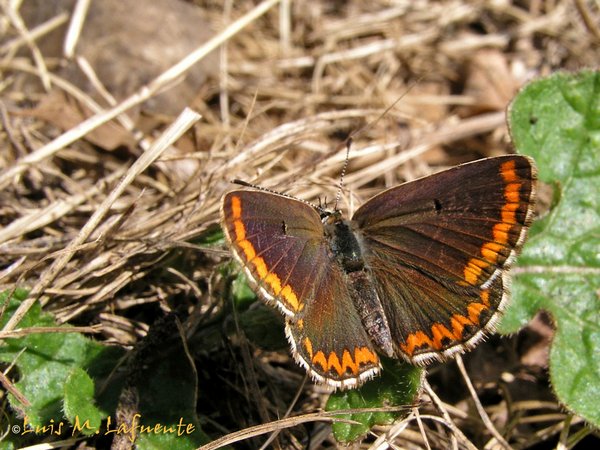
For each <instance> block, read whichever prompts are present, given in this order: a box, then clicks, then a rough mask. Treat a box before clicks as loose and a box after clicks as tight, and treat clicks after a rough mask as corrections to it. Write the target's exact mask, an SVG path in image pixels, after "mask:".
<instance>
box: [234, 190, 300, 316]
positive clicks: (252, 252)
mask: <svg viewBox="0 0 600 450" xmlns="http://www.w3.org/2000/svg"><path fill="white" fill-rule="evenodd" d="M242 210H243V209H242V200H241V199H240V198H239V197H237V196H235V195H234V196H232V197H231V215H232V218H233V229H234V232H235V243H236V244H237V245H238V247H239V248H240V249H241V250H242V252H243V254H244V257H245V260H246V263H247V264H249V265H250V264H251V265H253V266H254V272H255V273H256V275H257V277H258V279H259V280H261V281H262V282H263V283H264V284H265V285H267V287H269V288H270V289H271V291H272V292H273V294H274V295H275V296H277V297H280V298H281V299H283V301H284V303H285V304H286V306H288V307H290V309H292V311H300V310H302V308H303V307H304V305H301V304H300V302H299V301H298V296H297V295H296V293H295V292H294V290H293V289H292V287H291V286H290V285H289V284H286V285H285V286H282V283H281V279H280V278H279V276H278V275H277V274H276V273H273V272H271V271H270V270H269V268H268V266H267V263H266V261H265V260H264V258H262V257H261V256H257V254H256V248H254V245H253V244H252V242H250V241H249V240H248V239H247V238H246V226H245V225H244V221H243V219H242Z"/></svg>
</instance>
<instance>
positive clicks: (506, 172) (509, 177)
mask: <svg viewBox="0 0 600 450" xmlns="http://www.w3.org/2000/svg"><path fill="white" fill-rule="evenodd" d="M500 175H502V179H503V180H504V181H506V182H507V183H512V182H514V181H518V180H519V177H518V176H517V172H515V160H514V159H512V160H510V161H506V162H505V163H503V164H502V165H501V166H500Z"/></svg>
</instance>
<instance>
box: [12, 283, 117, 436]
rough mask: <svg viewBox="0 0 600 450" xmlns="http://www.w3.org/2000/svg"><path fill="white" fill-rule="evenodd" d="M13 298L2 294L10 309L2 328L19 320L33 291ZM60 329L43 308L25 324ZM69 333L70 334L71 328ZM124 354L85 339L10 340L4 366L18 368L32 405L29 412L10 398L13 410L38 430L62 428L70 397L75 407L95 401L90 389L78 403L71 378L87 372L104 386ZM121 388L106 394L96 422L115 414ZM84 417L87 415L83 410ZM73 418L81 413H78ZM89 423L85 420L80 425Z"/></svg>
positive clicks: (41, 337)
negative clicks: (14, 317)
mask: <svg viewBox="0 0 600 450" xmlns="http://www.w3.org/2000/svg"><path fill="white" fill-rule="evenodd" d="M9 295H10V292H4V293H1V294H0V304H5V303H6V302H7V303H8V305H7V308H6V310H5V311H4V315H3V316H2V319H1V320H0V326H2V327H3V326H4V325H5V324H6V322H7V321H8V319H9V318H10V317H11V316H12V314H14V312H15V310H16V309H17V307H18V306H19V304H20V302H21V301H22V300H24V299H25V298H26V297H27V291H24V290H17V291H15V292H14V293H13V295H12V297H9ZM57 326H58V325H57V324H56V322H55V321H54V319H53V318H52V316H51V315H50V314H46V313H43V312H42V309H41V307H40V305H39V304H37V303H36V304H34V305H33V306H32V307H31V309H30V310H29V311H28V312H27V314H26V315H25V317H24V318H23V319H22V320H21V322H20V323H19V327H20V328H21V329H25V328H30V327H57ZM63 328H64V329H65V330H68V328H69V327H68V326H64V327H63ZM122 354H123V352H122V350H120V349H118V348H115V347H107V346H104V345H101V344H99V343H97V342H95V341H93V340H91V339H88V338H86V337H85V336H83V335H82V334H80V333H68V332H64V333H62V332H49V333H33V334H28V335H27V336H25V337H22V338H7V339H5V340H4V345H3V346H0V361H3V362H7V363H12V362H13V361H14V362H16V368H17V370H18V371H19V373H20V379H19V381H18V382H17V383H15V386H16V387H17V388H18V389H19V390H20V392H21V393H22V394H23V395H24V396H25V397H26V398H27V399H28V400H29V402H30V405H29V406H23V405H22V404H21V403H19V401H18V400H17V399H16V398H15V397H14V396H12V395H9V396H8V398H9V401H10V404H11V406H12V407H13V409H15V410H17V411H20V412H22V414H23V415H25V416H26V417H27V422H28V423H29V424H30V425H32V426H33V427H36V426H37V427H48V426H49V425H50V424H52V423H56V424H59V423H62V421H63V420H62V419H63V418H64V414H63V408H64V401H65V396H66V395H70V399H69V401H70V405H71V406H75V405H76V404H78V403H79V404H81V403H82V402H85V401H86V400H89V396H90V393H89V387H88V388H87V389H86V391H83V392H81V395H82V396H83V398H82V399H79V400H77V399H76V397H77V395H79V394H78V393H77V392H76V391H71V390H70V388H69V386H67V384H68V383H67V382H68V379H69V377H70V376H71V375H73V374H75V373H76V372H77V371H78V370H81V371H84V372H87V374H89V376H90V377H91V379H95V380H104V379H106V378H107V377H108V376H109V374H110V373H111V371H112V369H113V368H114V366H115V365H116V364H117V361H118V359H119V358H120V357H121V355H122ZM13 370H15V369H13ZM74 376H76V375H74ZM115 388H116V390H117V391H118V389H119V387H118V386H116V385H115V383H113V386H112V389H107V390H105V391H104V393H103V395H102V396H99V397H98V399H97V402H96V404H97V405H99V406H98V407H95V408H94V410H93V415H94V417H96V416H97V414H101V415H102V416H106V415H108V414H109V412H110V411H112V408H114V406H115V403H114V399H111V398H110V396H111V394H113V395H114V392H115ZM81 411H82V413H83V410H81ZM90 411H91V410H90ZM71 412H72V413H73V412H75V413H76V408H75V409H73V410H71ZM86 414H87V412H86ZM87 418H88V417H84V416H80V417H79V419H80V420H85V419H87ZM66 426H68V425H66ZM66 426H65V427H66Z"/></svg>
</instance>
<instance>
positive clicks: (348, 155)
mask: <svg viewBox="0 0 600 450" xmlns="http://www.w3.org/2000/svg"><path fill="white" fill-rule="evenodd" d="M423 78H425V75H421V76H420V77H419V78H417V79H416V80H415V81H413V82H412V83H411V84H410V85H409V86H408V88H407V89H406V91H405V92H404V93H403V94H402V95H401V96H399V97H398V98H397V99H396V100H394V102H393V103H392V104H391V105H390V106H388V107H387V108H385V110H384V111H383V112H382V113H381V114H380V115H379V116H377V118H376V119H375V120H372V121H371V122H369V123H367V124H365V125H364V126H362V127H360V128H359V129H358V130H356V131H354V132H352V133H350V136H348V139H346V160H345V161H344V167H343V168H342V173H341V175H340V187H339V189H338V192H337V195H336V196H335V205H334V208H333V209H334V211H337V205H338V203H339V201H340V200H341V198H342V189H343V187H344V176H345V175H346V170H347V169H348V163H349V161H350V146H351V145H352V140H353V138H354V137H355V136H358V135H360V134H362V133H364V132H365V130H368V129H369V128H372V127H374V126H375V125H376V124H377V122H379V121H380V120H381V119H382V118H383V116H385V115H386V114H387V113H389V112H390V111H391V110H392V109H393V108H394V107H395V106H396V105H397V104H398V103H399V102H400V100H402V99H403V98H404V97H405V96H406V94H408V93H409V92H410V91H411V90H412V89H413V88H414V87H415V86H416V85H417V84H419V83H420V82H421V80H422V79H423Z"/></svg>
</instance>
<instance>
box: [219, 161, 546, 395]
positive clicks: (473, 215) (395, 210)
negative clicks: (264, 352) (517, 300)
mask: <svg viewBox="0 0 600 450" xmlns="http://www.w3.org/2000/svg"><path fill="white" fill-rule="evenodd" d="M535 184H536V168H535V164H534V162H533V160H532V159H531V158H528V157H525V156H520V155H508V156H499V157H494V158H486V159H481V160H478V161H474V162H471V163H467V164H462V165H459V166H456V167H454V168H451V169H448V170H445V171H442V172H439V173H436V174H433V175H430V176H426V177H423V178H420V179H418V180H415V181H411V182H407V183H404V184H401V185H399V186H396V187H393V188H390V189H387V190H385V191H383V192H381V193H380V194H378V195H376V196H374V197H373V198H371V199H370V200H368V201H367V202H366V203H364V204H363V205H362V206H360V207H359V208H358V209H357V210H356V212H355V213H354V215H353V216H352V218H351V219H345V218H344V217H343V215H342V212H341V211H340V210H337V209H332V210H328V209H325V208H321V207H317V206H313V205H310V204H309V203H307V202H304V201H301V200H298V199H294V198H292V197H289V196H286V195H281V194H276V193H273V192H267V191H263V190H252V189H240V190H235V191H232V192H229V193H227V194H226V195H225V196H224V198H223V204H222V208H221V222H222V227H223V230H224V232H225V236H226V239H227V241H228V242H229V245H230V247H231V250H232V253H233V255H234V256H235V258H236V259H237V260H238V261H239V262H240V263H241V265H242V267H243V269H244V271H245V273H246V275H247V276H248V278H249V279H250V281H251V283H252V284H253V286H254V287H255V289H256V290H257V292H258V293H259V294H260V295H261V296H262V297H263V298H264V300H265V301H266V302H268V303H272V304H274V305H276V306H277V307H278V309H279V310H280V311H281V312H282V313H283V314H284V315H285V321H286V325H285V331H286V335H287V338H288V340H289V342H290V345H291V349H292V354H293V356H294V359H295V360H296V361H297V362H298V363H299V364H300V365H301V366H303V367H304V368H305V369H306V370H307V371H308V373H309V374H310V375H311V376H312V378H313V379H314V380H315V381H317V382H321V383H326V384H328V385H331V386H333V387H335V388H341V389H346V388H353V387H357V386H359V385H361V384H362V383H364V382H365V381H366V380H368V379H370V378H372V377H374V376H375V375H377V374H378V373H379V372H380V370H381V362H380V355H385V356H388V357H392V358H397V359H402V360H406V361H408V362H410V363H412V364H415V365H425V364H427V363H430V362H432V361H436V360H437V361H445V360H447V359H449V358H451V357H453V356H454V355H456V354H460V353H463V352H464V351H466V350H468V349H471V348H473V347H474V346H475V345H476V344H477V343H478V342H480V341H481V340H482V339H483V338H484V336H485V335H486V333H488V332H491V331H493V329H494V325H495V324H496V322H497V321H498V319H499V316H500V313H501V312H502V310H503V309H504V308H505V307H506V305H507V303H508V301H509V297H510V293H509V287H510V277H509V268H510V266H511V265H512V263H513V262H514V260H515V257H516V255H517V253H518V252H519V250H520V249H521V247H522V246H523V243H524V241H525V239H526V235H527V230H528V227H529V225H530V223H531V220H532V216H533V207H534V200H535Z"/></svg>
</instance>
